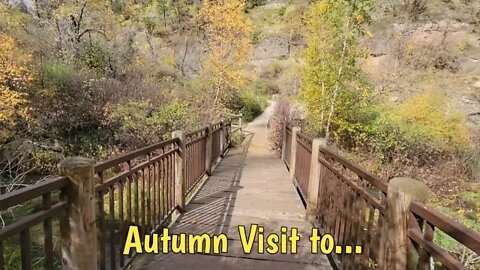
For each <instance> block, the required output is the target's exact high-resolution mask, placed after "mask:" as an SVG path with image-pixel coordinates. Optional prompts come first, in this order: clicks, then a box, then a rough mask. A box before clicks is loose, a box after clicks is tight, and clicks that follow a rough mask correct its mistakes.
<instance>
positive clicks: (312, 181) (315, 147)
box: [306, 138, 327, 224]
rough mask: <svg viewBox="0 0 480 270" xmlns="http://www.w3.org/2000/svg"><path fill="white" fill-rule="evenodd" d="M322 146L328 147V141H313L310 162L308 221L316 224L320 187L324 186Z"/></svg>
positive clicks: (321, 139) (317, 139) (320, 139)
mask: <svg viewBox="0 0 480 270" xmlns="http://www.w3.org/2000/svg"><path fill="white" fill-rule="evenodd" d="M320 146H323V147H326V146H327V140H326V139H323V138H316V139H313V142H312V158H311V160H310V175H309V179H308V194H307V215H306V217H307V220H308V221H309V222H310V223H312V224H314V222H315V221H316V219H317V205H318V200H319V197H318V196H319V195H320V194H319V187H320V186H322V180H323V178H322V176H323V175H324V173H323V170H324V167H323V166H320V162H319V161H318V156H319V154H320Z"/></svg>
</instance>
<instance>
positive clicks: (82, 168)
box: [58, 157, 97, 270]
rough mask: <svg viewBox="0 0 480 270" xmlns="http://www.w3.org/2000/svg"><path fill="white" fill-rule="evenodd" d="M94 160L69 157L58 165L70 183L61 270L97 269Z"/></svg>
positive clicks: (60, 171)
mask: <svg viewBox="0 0 480 270" xmlns="http://www.w3.org/2000/svg"><path fill="white" fill-rule="evenodd" d="M93 166H94V161H93V160H91V159H87V158H83V157H71V158H67V159H65V160H63V161H62V162H60V163H59V164H58V171H59V173H60V175H63V176H66V177H67V178H68V179H69V180H70V184H71V185H70V189H69V191H68V195H67V198H68V203H69V208H68V215H67V222H66V224H65V225H66V226H65V227H64V231H63V232H62V265H63V269H68V270H70V269H72V270H73V269H97V227H96V224H95V176H94V171H93Z"/></svg>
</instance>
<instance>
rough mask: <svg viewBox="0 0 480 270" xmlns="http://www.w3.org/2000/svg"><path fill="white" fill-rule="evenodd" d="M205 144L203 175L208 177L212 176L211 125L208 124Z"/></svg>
mask: <svg viewBox="0 0 480 270" xmlns="http://www.w3.org/2000/svg"><path fill="white" fill-rule="evenodd" d="M206 132H207V143H206V146H205V147H206V151H205V173H206V174H207V175H208V176H211V175H212V143H213V136H212V125H211V124H209V125H208V126H207V131H206Z"/></svg>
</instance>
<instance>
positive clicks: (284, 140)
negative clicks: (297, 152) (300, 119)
mask: <svg viewBox="0 0 480 270" xmlns="http://www.w3.org/2000/svg"><path fill="white" fill-rule="evenodd" d="M286 148H287V119H283V122H282V161H285V155H286V150H287V149H286Z"/></svg>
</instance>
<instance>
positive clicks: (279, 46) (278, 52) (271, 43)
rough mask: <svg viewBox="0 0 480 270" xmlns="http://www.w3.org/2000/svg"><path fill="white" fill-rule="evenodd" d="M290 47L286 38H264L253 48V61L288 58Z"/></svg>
mask: <svg viewBox="0 0 480 270" xmlns="http://www.w3.org/2000/svg"><path fill="white" fill-rule="evenodd" d="M289 47H290V45H289V43H288V40H287V39H286V38H282V37H278V36H276V37H269V38H265V39H263V40H262V41H260V43H258V44H257V46H255V51H254V53H253V60H262V59H270V58H281V57H288V55H289V54H290V49H289Z"/></svg>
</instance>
